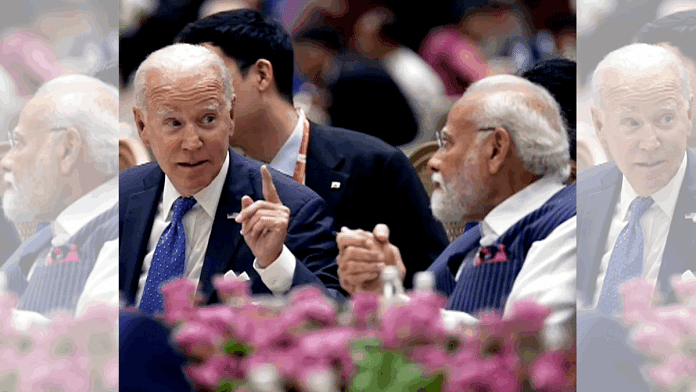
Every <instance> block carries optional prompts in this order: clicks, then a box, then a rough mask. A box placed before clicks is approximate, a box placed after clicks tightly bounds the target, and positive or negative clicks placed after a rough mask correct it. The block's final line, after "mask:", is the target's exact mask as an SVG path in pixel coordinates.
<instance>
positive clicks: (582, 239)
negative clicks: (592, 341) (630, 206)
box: [577, 149, 696, 303]
mask: <svg viewBox="0 0 696 392" xmlns="http://www.w3.org/2000/svg"><path fill="white" fill-rule="evenodd" d="M621 181H622V174H621V172H620V171H619V169H618V168H617V167H616V164H615V163H614V162H609V163H606V164H604V165H600V166H598V167H595V168H592V169H588V170H585V171H582V172H581V173H580V175H579V176H578V181H577V184H578V191H577V192H578V267H577V271H578V276H577V279H578V280H577V290H578V298H579V299H581V300H582V301H585V302H586V303H592V298H593V295H594V291H595V283H596V281H597V274H598V273H599V265H600V261H601V259H602V254H603V252H604V248H605V246H606V240H607V234H608V232H609V226H610V223H611V217H612V215H613V213H614V208H615V207H616V203H617V201H618V199H619V195H620V192H621ZM692 212H696V154H695V153H694V152H693V151H691V150H689V149H687V166H686V173H685V175H684V182H683V183H682V187H681V190H680V191H679V196H678V198H677V204H676V207H675V209H674V215H673V218H672V223H671V225H670V229H669V234H668V235H667V243H666V244H665V253H664V255H663V257H662V264H661V265H660V273H659V275H658V280H657V281H658V286H659V287H660V291H661V292H662V293H663V294H667V295H668V298H667V300H668V301H672V300H674V297H673V293H672V290H671V286H670V283H669V279H670V277H671V276H672V275H674V274H681V273H683V272H684V271H686V270H692V272H693V271H696V223H694V222H693V221H692V220H691V219H688V220H687V219H685V218H684V216H685V215H686V214H690V213H692Z"/></svg>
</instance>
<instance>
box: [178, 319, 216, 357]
mask: <svg viewBox="0 0 696 392" xmlns="http://www.w3.org/2000/svg"><path fill="white" fill-rule="evenodd" d="M173 340H174V343H176V344H177V345H178V346H179V347H181V348H182V349H183V350H184V353H185V354H186V355H188V356H193V357H195V358H201V359H202V358H207V357H208V356H209V355H210V354H212V352H213V350H214V347H216V346H217V345H218V344H220V336H219V335H218V334H216V332H215V330H214V329H213V328H211V327H210V326H208V325H205V324H202V323H197V322H190V323H187V324H185V325H184V326H183V327H181V328H180V329H179V330H178V331H177V332H175V334H174V336H173Z"/></svg>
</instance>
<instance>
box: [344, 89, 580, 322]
mask: <svg viewBox="0 0 696 392" xmlns="http://www.w3.org/2000/svg"><path fill="white" fill-rule="evenodd" d="M438 142H439V146H440V149H439V150H438V152H437V153H436V154H435V155H434V156H433V157H432V158H431V159H430V162H429V166H430V168H431V170H432V171H433V175H432V181H433V184H434V186H435V190H434V192H433V195H432V198H431V208H432V211H433V214H434V215H435V217H436V218H437V219H439V220H441V221H443V222H451V221H460V220H465V221H476V222H479V223H478V224H476V225H475V226H473V227H472V228H470V229H469V230H467V231H466V232H465V233H464V234H462V235H461V236H460V237H459V238H457V239H456V240H455V241H454V242H453V243H452V244H450V246H449V247H448V248H447V249H445V251H444V252H443V253H442V254H441V255H440V256H439V257H438V258H437V260H435V262H433V264H432V265H431V266H430V268H428V270H429V271H431V272H432V273H433V274H434V275H435V279H436V286H437V289H438V290H439V291H440V292H442V293H443V294H444V295H445V296H447V297H448V299H449V301H448V305H447V307H448V309H449V310H453V311H457V312H463V313H464V314H466V315H475V314H476V313H478V312H480V311H483V310H494V311H497V312H499V313H502V314H503V315H506V314H508V313H509V311H510V309H511V305H512V304H514V303H515V302H516V301H518V300H520V299H523V298H530V299H533V300H535V301H536V302H537V303H540V304H543V305H547V306H550V307H551V308H552V309H553V310H554V314H553V315H552V316H551V317H552V319H551V320H550V322H562V321H568V320H570V319H571V317H572V316H573V314H574V308H575V267H576V263H575V261H576V243H575V238H576V236H575V227H576V218H575V185H571V186H567V187H566V186H564V185H563V182H564V181H565V180H566V179H567V177H568V174H569V171H570V168H569V165H568V159H569V153H568V140H567V134H566V131H565V129H564V123H563V120H562V117H561V115H560V110H559V107H558V104H557V103H556V102H555V100H554V99H553V98H552V97H551V96H550V94H549V93H548V92H547V91H546V90H544V89H543V88H541V87H539V86H536V85H534V84H532V83H531V82H529V81H526V80H524V79H522V78H519V77H516V76H511V75H500V76H492V77H488V78H485V79H482V80H481V81H479V82H476V83H474V84H473V85H471V87H470V88H469V89H468V90H467V91H466V93H465V94H464V95H463V97H462V98H461V99H460V100H459V101H458V102H457V103H456V104H455V105H454V107H453V108H452V110H451V111H450V113H449V115H448V118H447V124H446V125H445V127H444V129H443V130H442V131H441V132H440V133H439V134H438ZM388 232H389V230H388V228H387V227H385V226H384V225H382V226H380V227H378V228H376V229H375V230H374V231H373V233H368V232H364V231H359V230H355V231H354V230H348V229H344V230H342V231H341V232H340V233H339V234H338V238H337V240H338V245H339V250H340V253H339V256H338V264H339V271H338V272H339V278H340V280H341V284H342V285H343V287H344V288H347V287H352V286H355V287H357V290H354V292H374V293H379V291H380V290H381V286H380V285H379V284H378V281H377V282H375V279H376V278H377V277H378V276H379V272H380V270H381V268H382V267H383V265H384V264H387V265H389V264H393V265H396V266H397V268H398V269H399V270H400V271H401V272H403V271H404V267H403V263H401V257H400V254H399V251H398V249H396V247H394V246H393V245H391V244H390V243H389V242H388V235H389V234H388Z"/></svg>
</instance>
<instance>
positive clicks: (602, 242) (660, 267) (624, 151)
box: [578, 44, 696, 315]
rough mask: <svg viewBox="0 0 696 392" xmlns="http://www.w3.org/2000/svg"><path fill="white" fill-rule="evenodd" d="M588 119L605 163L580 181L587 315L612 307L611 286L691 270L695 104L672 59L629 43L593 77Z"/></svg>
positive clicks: (665, 283)
mask: <svg viewBox="0 0 696 392" xmlns="http://www.w3.org/2000/svg"><path fill="white" fill-rule="evenodd" d="M592 84H593V89H594V93H595V104H596V107H595V108H593V110H592V116H593V121H594V124H595V127H596V130H597V135H598V136H599V138H600V140H601V141H602V143H603V144H604V145H605V147H606V148H607V150H608V151H609V152H610V153H611V155H612V156H613V158H614V161H613V162H610V163H607V164H604V165H601V166H599V167H596V168H593V169H589V170H587V171H584V172H583V173H582V174H581V175H580V176H579V178H578V292H579V301H580V302H581V303H583V304H584V305H585V307H587V308H596V309H598V310H600V311H601V312H603V313H605V314H608V315H610V314H614V313H616V312H617V311H619V310H620V304H621V302H620V296H619V293H618V291H617V288H618V286H619V285H620V284H621V283H623V282H625V281H627V280H629V279H631V278H635V277H644V278H647V279H648V281H650V282H653V283H655V282H656V283H657V284H658V287H659V289H660V291H661V292H662V293H663V295H665V296H667V299H668V300H673V299H674V296H673V293H672V292H671V288H670V283H669V279H670V277H672V276H673V275H677V274H679V275H681V274H685V275H686V276H691V275H690V273H689V272H687V271H689V270H695V269H696V223H695V222H694V221H693V219H692V217H691V215H693V213H694V212H695V211H696V155H695V154H694V153H693V152H692V151H690V150H688V149H687V139H688V137H689V135H690V133H691V132H692V131H691V119H692V116H693V106H692V105H693V99H692V94H691V92H690V88H689V78H688V74H687V72H686V70H685V69H684V68H683V66H682V65H681V63H680V61H679V59H678V58H677V57H676V56H674V54H672V53H671V52H669V51H667V50H666V49H664V48H661V47H659V46H654V45H647V44H633V45H629V46H625V47H623V48H621V49H617V50H616V51H614V52H612V53H610V54H609V55H607V57H605V58H604V60H602V62H600V63H599V65H598V66H597V69H596V70H595V73H594V76H593V79H592Z"/></svg>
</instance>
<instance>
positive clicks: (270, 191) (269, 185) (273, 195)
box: [261, 165, 283, 204]
mask: <svg viewBox="0 0 696 392" xmlns="http://www.w3.org/2000/svg"><path fill="white" fill-rule="evenodd" d="M261 179H262V181H263V183H262V189H263V199H264V200H266V201H268V202H271V203H276V204H283V203H282V202H281V201H280V197H279V196H278V191H276V188H275V185H273V177H272V176H271V172H270V171H269V170H268V167H266V165H263V166H261Z"/></svg>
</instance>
